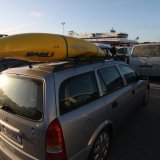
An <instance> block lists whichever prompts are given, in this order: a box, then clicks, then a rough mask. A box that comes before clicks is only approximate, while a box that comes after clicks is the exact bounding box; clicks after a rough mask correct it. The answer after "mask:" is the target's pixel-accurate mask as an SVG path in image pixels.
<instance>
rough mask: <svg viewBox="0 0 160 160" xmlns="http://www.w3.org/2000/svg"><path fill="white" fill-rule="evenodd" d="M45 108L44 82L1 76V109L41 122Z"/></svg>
mask: <svg viewBox="0 0 160 160" xmlns="http://www.w3.org/2000/svg"><path fill="white" fill-rule="evenodd" d="M42 107H43V82H42V81H40V80H37V79H30V78H22V77H13V76H6V75H0V108H1V109H3V110H5V111H7V112H10V113H12V114H16V115H19V116H23V117H25V118H29V119H32V120H40V119H41V118H42Z"/></svg>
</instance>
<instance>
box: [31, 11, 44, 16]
mask: <svg viewBox="0 0 160 160" xmlns="http://www.w3.org/2000/svg"><path fill="white" fill-rule="evenodd" d="M43 15H44V14H43V13H42V12H40V11H31V12H30V16H32V17H42V16H43Z"/></svg>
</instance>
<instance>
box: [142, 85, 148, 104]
mask: <svg viewBox="0 0 160 160" xmlns="http://www.w3.org/2000/svg"><path fill="white" fill-rule="evenodd" d="M148 101H149V87H147V88H146V90H145V94H144V98H143V106H144V107H146V106H147V104H148Z"/></svg>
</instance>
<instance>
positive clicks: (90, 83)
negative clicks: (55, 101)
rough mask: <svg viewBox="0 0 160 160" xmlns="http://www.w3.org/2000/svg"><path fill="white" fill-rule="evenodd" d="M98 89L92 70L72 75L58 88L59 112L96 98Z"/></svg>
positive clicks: (61, 112)
mask: <svg viewBox="0 0 160 160" xmlns="http://www.w3.org/2000/svg"><path fill="white" fill-rule="evenodd" d="M98 97H99V91H98V87H97V82H96V78H95V74H94V72H89V73H85V74H81V75H78V76H74V77H72V78H69V79H67V80H65V81H63V82H62V84H61V86H60V90H59V105H60V114H65V113H67V112H69V111H72V110H74V109H76V108H79V107H81V106H83V105H85V104H87V103H90V102H92V101H94V100H96V99H97V98H98Z"/></svg>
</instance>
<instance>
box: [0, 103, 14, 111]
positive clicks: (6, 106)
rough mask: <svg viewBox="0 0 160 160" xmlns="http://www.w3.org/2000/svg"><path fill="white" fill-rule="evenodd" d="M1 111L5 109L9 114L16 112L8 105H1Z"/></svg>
mask: <svg viewBox="0 0 160 160" xmlns="http://www.w3.org/2000/svg"><path fill="white" fill-rule="evenodd" d="M0 109H3V110H5V111H7V112H11V113H15V111H14V110H13V109H12V108H11V107H10V106H9V105H7V104H4V105H0Z"/></svg>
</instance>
